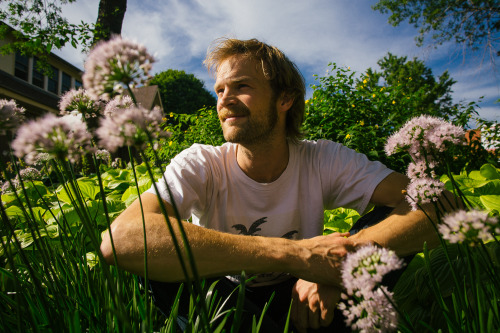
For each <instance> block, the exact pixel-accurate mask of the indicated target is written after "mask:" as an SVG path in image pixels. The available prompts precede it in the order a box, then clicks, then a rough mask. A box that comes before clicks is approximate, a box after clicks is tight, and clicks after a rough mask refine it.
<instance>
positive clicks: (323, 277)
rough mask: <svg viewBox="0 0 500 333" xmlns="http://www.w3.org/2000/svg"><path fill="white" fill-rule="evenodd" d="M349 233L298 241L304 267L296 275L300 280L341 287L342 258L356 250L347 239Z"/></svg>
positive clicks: (352, 243)
mask: <svg viewBox="0 0 500 333" xmlns="http://www.w3.org/2000/svg"><path fill="white" fill-rule="evenodd" d="M348 236H349V233H334V234H331V235H328V236H317V237H314V238H309V239H302V240H299V241H297V244H298V245H299V246H300V247H301V248H302V250H303V251H302V255H301V257H302V258H303V260H304V262H303V264H304V265H300V266H297V267H300V270H299V271H296V272H294V275H295V276H296V277H298V278H300V279H304V280H307V281H312V282H317V283H321V284H325V285H335V286H340V285H341V282H342V281H341V277H340V267H341V263H342V258H343V257H344V256H345V255H346V254H347V253H348V252H351V251H353V250H354V247H355V246H354V245H355V243H354V242H353V241H352V240H351V239H350V238H347V237H348Z"/></svg>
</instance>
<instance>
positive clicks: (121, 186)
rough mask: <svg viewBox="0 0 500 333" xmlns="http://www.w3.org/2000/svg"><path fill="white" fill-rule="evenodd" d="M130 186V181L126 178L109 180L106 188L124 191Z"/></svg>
mask: <svg viewBox="0 0 500 333" xmlns="http://www.w3.org/2000/svg"><path fill="white" fill-rule="evenodd" d="M129 186H130V183H129V182H128V181H126V180H111V181H109V182H108V184H107V188H109V189H110V190H119V191H125V190H126V189H127V188H128V187H129Z"/></svg>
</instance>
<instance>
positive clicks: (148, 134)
mask: <svg viewBox="0 0 500 333" xmlns="http://www.w3.org/2000/svg"><path fill="white" fill-rule="evenodd" d="M162 118H163V113H162V111H161V110H160V109H159V108H157V107H155V108H154V109H153V110H148V109H145V108H143V107H140V106H139V107H131V108H128V109H122V110H119V112H115V113H114V114H113V115H112V117H109V116H108V117H106V118H104V119H103V120H102V121H101V126H100V127H99V128H98V129H97V135H98V136H99V139H100V141H99V142H100V145H101V146H102V147H105V148H106V149H107V150H109V151H110V152H115V151H116V150H117V149H118V148H119V147H123V146H135V147H138V148H139V149H145V148H146V145H147V143H148V142H153V141H155V140H157V139H158V138H159V137H160V136H168V133H166V132H164V131H163V130H162V129H161V128H160V124H161V122H162Z"/></svg>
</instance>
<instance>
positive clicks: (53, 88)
mask: <svg viewBox="0 0 500 333" xmlns="http://www.w3.org/2000/svg"><path fill="white" fill-rule="evenodd" d="M50 68H51V70H52V73H51V75H49V82H48V86H47V90H48V91H50V92H51V93H54V94H56V95H57V88H58V86H59V69H57V68H55V67H54V66H50Z"/></svg>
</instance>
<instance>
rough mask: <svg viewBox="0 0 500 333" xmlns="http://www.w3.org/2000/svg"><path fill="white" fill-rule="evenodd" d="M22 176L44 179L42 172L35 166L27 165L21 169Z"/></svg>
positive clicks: (26, 178) (24, 178) (31, 178)
mask: <svg viewBox="0 0 500 333" xmlns="http://www.w3.org/2000/svg"><path fill="white" fill-rule="evenodd" d="M19 174H20V175H21V178H22V179H23V180H40V179H42V174H41V173H40V171H38V170H37V169H35V168H32V167H27V168H25V169H23V170H20V171H19Z"/></svg>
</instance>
